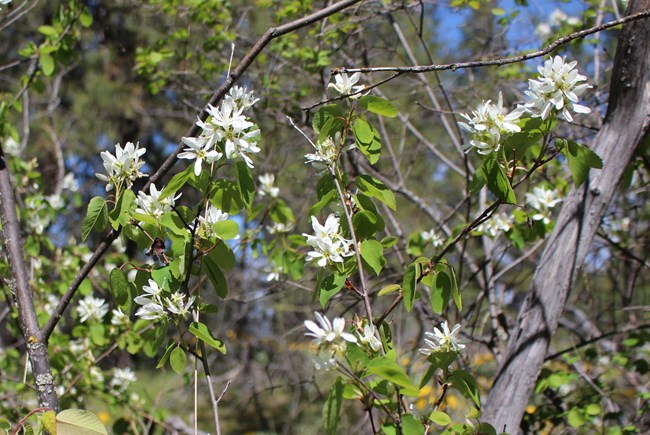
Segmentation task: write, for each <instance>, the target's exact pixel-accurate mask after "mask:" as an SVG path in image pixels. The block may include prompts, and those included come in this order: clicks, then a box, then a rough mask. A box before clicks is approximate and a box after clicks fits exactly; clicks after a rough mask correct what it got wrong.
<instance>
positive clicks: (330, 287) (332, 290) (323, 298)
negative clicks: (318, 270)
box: [317, 273, 347, 308]
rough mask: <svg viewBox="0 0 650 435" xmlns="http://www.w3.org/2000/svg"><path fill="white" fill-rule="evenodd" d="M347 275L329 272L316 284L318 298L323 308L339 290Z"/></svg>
mask: <svg viewBox="0 0 650 435" xmlns="http://www.w3.org/2000/svg"><path fill="white" fill-rule="evenodd" d="M346 279H347V276H345V275H338V274H336V273H331V274H329V275H327V276H326V277H325V278H324V279H323V280H322V281H320V282H319V283H317V285H318V299H319V300H320V304H321V306H322V307H323V308H325V305H327V302H328V301H329V300H330V299H331V298H332V297H333V296H334V295H336V294H337V293H338V292H340V291H341V289H342V288H343V285H344V284H345V280H346Z"/></svg>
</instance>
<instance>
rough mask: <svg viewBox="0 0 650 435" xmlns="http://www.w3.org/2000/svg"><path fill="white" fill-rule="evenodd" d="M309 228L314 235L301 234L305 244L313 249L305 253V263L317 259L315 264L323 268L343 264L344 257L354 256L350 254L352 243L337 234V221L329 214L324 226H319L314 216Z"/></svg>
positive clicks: (338, 223)
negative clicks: (305, 239)
mask: <svg viewBox="0 0 650 435" xmlns="http://www.w3.org/2000/svg"><path fill="white" fill-rule="evenodd" d="M311 226H312V228H313V230H314V235H311V234H306V233H303V234H302V235H303V236H305V237H307V244H308V245H309V246H311V247H312V248H314V250H313V251H310V252H309V253H307V261H312V260H316V259H318V261H317V262H316V263H317V264H318V265H319V266H320V267H325V266H327V265H328V264H331V263H343V261H344V260H343V259H344V257H349V256H351V255H353V254H354V252H352V241H351V240H347V239H345V238H344V237H343V236H342V235H341V234H340V233H339V226H340V222H339V219H338V218H337V217H336V216H334V215H333V214H330V215H329V216H328V217H327V220H325V225H321V224H320V222H318V219H317V218H316V217H315V216H312V217H311Z"/></svg>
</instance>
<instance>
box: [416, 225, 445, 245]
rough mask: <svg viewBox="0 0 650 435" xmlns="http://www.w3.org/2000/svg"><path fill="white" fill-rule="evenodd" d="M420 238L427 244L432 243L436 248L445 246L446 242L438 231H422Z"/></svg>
mask: <svg viewBox="0 0 650 435" xmlns="http://www.w3.org/2000/svg"><path fill="white" fill-rule="evenodd" d="M420 237H422V240H424V241H425V242H426V243H431V244H432V245H433V247H434V248H437V247H438V246H442V245H444V244H445V241H444V240H443V239H442V237H440V234H438V233H437V232H436V230H433V229H431V230H429V231H422V232H421V233H420Z"/></svg>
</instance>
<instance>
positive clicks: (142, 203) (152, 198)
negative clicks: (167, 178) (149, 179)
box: [135, 184, 182, 219]
mask: <svg viewBox="0 0 650 435" xmlns="http://www.w3.org/2000/svg"><path fill="white" fill-rule="evenodd" d="M149 193H151V195H147V194H146V193H144V192H142V191H140V192H138V197H137V198H136V199H135V204H136V205H137V207H138V208H136V209H135V212H136V213H140V214H145V215H150V216H153V217H155V218H156V219H160V218H161V217H162V215H164V214H165V213H167V212H168V211H171V210H172V207H173V206H174V203H175V201H176V200H177V199H178V198H180V196H181V195H182V194H180V193H179V194H178V195H176V196H167V197H165V198H163V199H162V200H161V199H160V194H161V193H162V190H158V189H157V188H156V185H155V184H151V186H149Z"/></svg>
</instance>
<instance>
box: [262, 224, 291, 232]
mask: <svg viewBox="0 0 650 435" xmlns="http://www.w3.org/2000/svg"><path fill="white" fill-rule="evenodd" d="M267 229H268V231H269V233H270V234H282V233H288V232H289V231H291V230H293V225H292V224H283V223H281V222H273V223H272V224H271V225H269V226H268V228H267Z"/></svg>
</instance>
